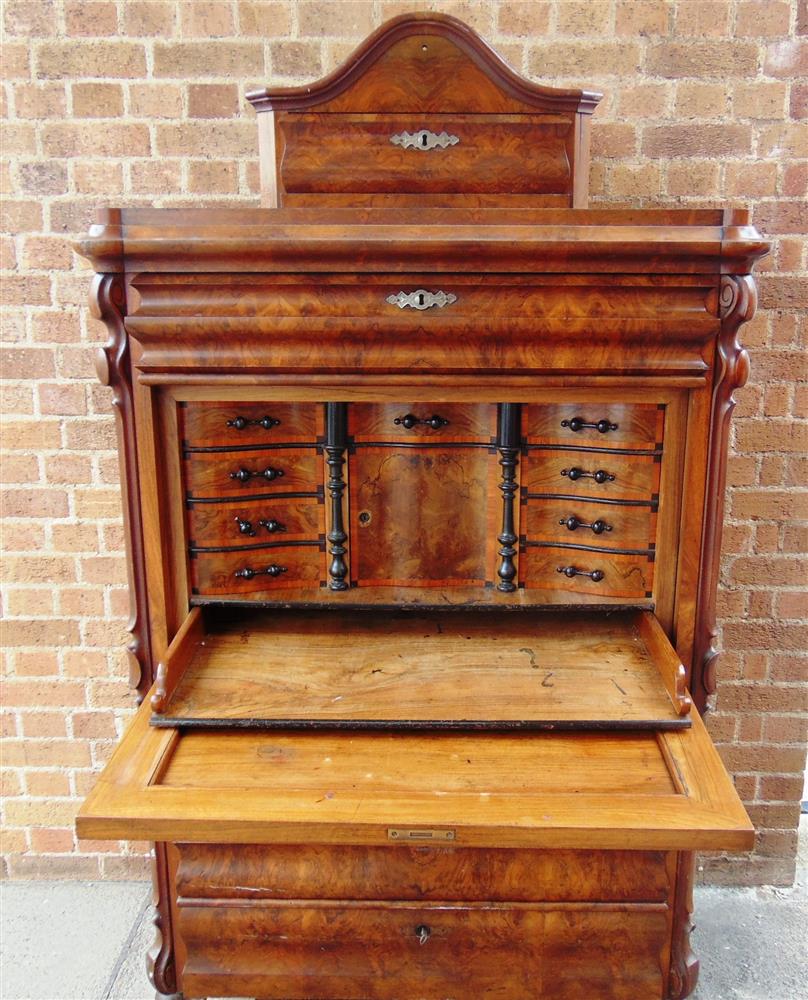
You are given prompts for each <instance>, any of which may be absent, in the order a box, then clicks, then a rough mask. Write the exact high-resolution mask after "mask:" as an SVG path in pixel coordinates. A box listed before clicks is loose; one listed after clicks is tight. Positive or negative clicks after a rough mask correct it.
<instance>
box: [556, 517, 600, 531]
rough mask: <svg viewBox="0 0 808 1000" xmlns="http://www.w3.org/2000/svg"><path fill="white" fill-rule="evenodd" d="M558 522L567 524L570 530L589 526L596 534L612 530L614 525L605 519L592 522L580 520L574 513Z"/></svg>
mask: <svg viewBox="0 0 808 1000" xmlns="http://www.w3.org/2000/svg"><path fill="white" fill-rule="evenodd" d="M558 523H559V524H564V525H566V527H567V528H568V529H569V530H570V531H577V530H578V528H589V529H590V530H591V531H592V532H593V533H594V534H596V535H602V534H603V532H604V531H611V530H612V526H611V525H610V524H607V523H606V522H605V521H601V520H600V519H598V520H597V521H593V522H592V523H591V524H587V523H586V522H585V521H579V520H578V518H577V517H576V516H575V515H574V514H570V516H569V517H562V518H561V520H560V521H559V522H558Z"/></svg>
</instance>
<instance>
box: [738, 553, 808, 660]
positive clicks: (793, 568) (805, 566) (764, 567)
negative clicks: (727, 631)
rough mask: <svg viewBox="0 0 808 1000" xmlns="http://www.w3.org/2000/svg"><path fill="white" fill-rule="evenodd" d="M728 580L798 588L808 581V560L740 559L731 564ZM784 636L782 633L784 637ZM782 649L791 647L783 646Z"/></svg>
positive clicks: (775, 558)
mask: <svg viewBox="0 0 808 1000" xmlns="http://www.w3.org/2000/svg"><path fill="white" fill-rule="evenodd" d="M730 578H731V579H732V580H733V581H734V582H736V583H751V584H758V585H764V584H775V585H779V586H783V587H790V586H795V585H796V586H800V585H801V584H803V583H804V582H805V580H806V579H808V559H799V558H797V557H794V556H773V557H768V556H749V557H741V558H739V559H736V560H735V561H734V562H733V564H732V571H731V573H730ZM785 634H786V633H785V632H784V636H785ZM783 641H785V638H784V640H783ZM744 648H746V647H744ZM765 648H771V649H775V648H777V647H776V644H772V645H771V647H765ZM783 648H793V647H785V646H784V647H783Z"/></svg>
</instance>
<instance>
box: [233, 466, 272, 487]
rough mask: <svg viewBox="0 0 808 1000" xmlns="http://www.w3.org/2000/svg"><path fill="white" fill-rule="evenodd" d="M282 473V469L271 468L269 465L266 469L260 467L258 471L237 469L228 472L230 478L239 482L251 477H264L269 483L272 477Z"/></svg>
mask: <svg viewBox="0 0 808 1000" xmlns="http://www.w3.org/2000/svg"><path fill="white" fill-rule="evenodd" d="M282 475H283V469H273V468H272V466H271V465H268V466H267V467H266V469H261V470H260V471H258V472H256V471H255V470H253V469H237V470H236V471H235V472H231V473H230V478H231V479H235V480H237V481H238V482H240V483H249V481H250V480H251V479H266V480H268V481H269V482H270V483H271V482H272V480H273V479H280V478H281V476H282Z"/></svg>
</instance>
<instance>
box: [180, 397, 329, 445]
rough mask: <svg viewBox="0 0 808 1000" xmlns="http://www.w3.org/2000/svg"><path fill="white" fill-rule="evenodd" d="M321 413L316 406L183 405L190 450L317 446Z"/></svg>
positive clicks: (185, 437) (181, 409)
mask: <svg viewBox="0 0 808 1000" xmlns="http://www.w3.org/2000/svg"><path fill="white" fill-rule="evenodd" d="M321 411H322V406H318V404H317V403H275V402H266V403H261V402H258V403H256V402H239V401H237V400H234V401H233V402H226V403H220V402H202V401H200V402H196V401H191V402H187V403H181V404H180V414H181V426H182V437H183V441H184V442H185V444H186V446H188V447H191V448H214V447H226V446H228V445H232V446H233V447H234V448H240V447H245V446H249V445H262V444H275V443H277V442H297V441H307V442H311V443H314V441H315V440H316V438H317V435H318V433H320V432H321V429H322V422H323V417H322V412H321Z"/></svg>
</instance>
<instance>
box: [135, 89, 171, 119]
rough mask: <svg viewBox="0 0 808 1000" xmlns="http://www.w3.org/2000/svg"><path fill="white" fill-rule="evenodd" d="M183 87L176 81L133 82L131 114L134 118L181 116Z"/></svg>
mask: <svg viewBox="0 0 808 1000" xmlns="http://www.w3.org/2000/svg"><path fill="white" fill-rule="evenodd" d="M182 91H183V88H182V87H181V86H180V85H179V84H176V83H131V84H130V85H129V114H130V115H131V116H132V117H133V118H146V119H148V120H149V121H151V119H153V118H180V117H181V116H182Z"/></svg>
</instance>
